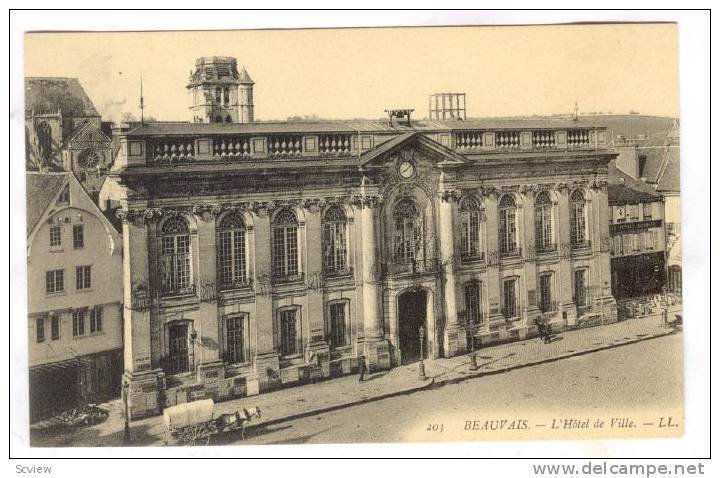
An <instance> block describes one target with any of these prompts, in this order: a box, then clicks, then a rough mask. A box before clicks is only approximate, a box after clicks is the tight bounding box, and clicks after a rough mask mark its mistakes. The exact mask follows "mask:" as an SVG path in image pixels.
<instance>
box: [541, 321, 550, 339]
mask: <svg viewBox="0 0 720 478" xmlns="http://www.w3.org/2000/svg"><path fill="white" fill-rule="evenodd" d="M542 322H543V333H544V336H543V343H545V344H549V343H550V342H551V341H552V340H551V338H550V335H551V334H550V321H548V319H546V318H544V319H542Z"/></svg>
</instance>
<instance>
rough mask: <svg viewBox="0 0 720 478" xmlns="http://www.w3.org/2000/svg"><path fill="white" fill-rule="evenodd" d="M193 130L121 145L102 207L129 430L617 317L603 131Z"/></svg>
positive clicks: (437, 123)
mask: <svg viewBox="0 0 720 478" xmlns="http://www.w3.org/2000/svg"><path fill="white" fill-rule="evenodd" d="M211 60H212V59H205V60H203V61H200V60H198V64H197V65H200V66H202V67H203V68H205V67H206V66H207V65H217V64H220V63H222V62H218V61H211ZM223 61H224V60H223ZM223 64H224V63H223ZM208 68H210V66H208ZM229 71H230V72H231V76H232V75H233V73H232V72H233V71H234V72H235V73H237V68H236V67H235V70H233V68H232V62H231V66H230V70H229ZM202 74H203V75H207V77H208V78H213V77H214V76H213V75H217V73H216V72H210V71H207V70H203V72H202ZM246 75H247V73H246V72H245V75H244V76H246ZM193 78H195V79H194V80H192V81H194V83H192V85H196V84H200V83H201V81H200V80H201V79H202V78H200V77H199V76H198V75H195V76H194V77H193ZM238 78H239V76H238ZM247 78H249V76H247ZM208 85H209V86H208V88H209V91H212V96H210V100H211V101H212V102H215V100H217V99H218V98H215V97H214V94H215V88H218V87H217V86H216V85H215V84H214V83H213V84H212V85H210V83H208ZM226 85H227V88H229V92H228V96H227V97H228V101H229V104H230V105H231V106H232V104H234V103H233V101H232V99H233V98H238V96H237V91H236V90H235V89H234V88H237V87H238V86H242V85H241V83H240V82H239V81H237V80H233V81H228V82H226V83H225V84H224V85H223V86H222V87H221V89H220V95H219V100H220V102H221V103H223V102H224V99H225V90H224V88H226ZM248 86H249V88H248ZM192 87H195V86H192ZM245 88H246V93H245V94H246V95H247V94H249V95H250V98H252V85H251V84H246V85H245ZM206 97H207V95H200V96H198V98H206ZM237 104H240V103H237ZM203 111H207V110H206V109H203ZM213 111H215V110H213ZM223 111H225V110H223ZM233 111H236V110H235V109H233ZM191 113H192V116H193V120H194V121H193V122H187V123H180V122H178V123H168V122H163V123H147V124H143V125H140V126H138V127H136V128H134V129H131V130H129V131H125V132H123V133H122V134H121V135H120V137H119V142H120V150H119V152H118V154H117V156H116V157H115V160H114V165H113V167H112V170H111V173H110V176H109V177H108V180H107V181H106V183H105V186H104V188H103V191H102V192H101V203H102V202H103V201H102V200H103V198H105V199H108V198H110V199H113V200H117V201H119V202H120V204H121V208H120V209H119V210H118V215H119V216H120V217H121V218H122V220H123V233H122V237H123V251H124V255H123V261H124V263H123V270H124V274H123V275H124V301H123V302H124V327H125V331H124V334H125V338H124V354H125V357H124V361H125V378H124V379H125V380H126V381H127V382H128V383H129V398H130V400H129V406H130V413H131V416H132V417H133V418H137V417H142V416H146V415H151V414H156V413H159V412H160V410H162V409H163V408H164V407H167V406H171V405H175V404H177V403H183V402H186V401H192V400H196V399H199V398H210V397H211V398H214V399H215V400H222V399H226V398H230V397H236V396H244V395H251V394H257V393H261V392H264V391H267V390H271V389H274V388H276V387H279V386H282V385H284V384H292V383H301V382H303V381H306V380H309V379H310V378H311V376H312V374H313V373H319V374H320V375H321V376H322V377H323V378H328V377H334V376H339V375H342V374H348V373H352V372H354V371H356V370H357V367H358V362H359V361H360V360H364V361H365V363H366V364H367V366H368V367H369V369H370V370H371V371H375V370H383V369H388V368H390V367H394V366H398V365H400V364H407V363H412V362H414V361H417V360H419V359H420V358H423V357H425V358H430V357H441V356H454V355H458V354H462V353H465V352H466V351H467V350H468V349H469V348H471V347H480V346H482V345H484V344H489V343H494V342H500V341H508V340H517V339H522V338H525V337H528V336H531V335H533V334H536V333H537V332H536V326H535V324H536V321H537V320H538V319H539V318H546V319H547V320H548V321H549V322H550V324H551V325H552V327H553V329H554V330H560V329H563V328H566V327H576V326H582V325H583V324H593V323H608V322H612V321H615V320H616V308H615V301H614V298H613V296H612V293H611V280H610V277H611V275H610V244H611V242H610V236H609V215H608V214H609V213H608V211H609V208H608V164H609V162H610V161H611V160H612V159H613V158H614V157H615V156H616V155H615V153H613V152H612V151H610V150H609V149H608V147H607V143H606V132H605V130H604V129H603V128H598V127H593V126H590V125H587V124H584V123H582V121H577V120H572V119H538V120H527V119H526V120H495V119H483V120H473V119H467V120H461V119H449V120H413V119H411V113H412V111H410V110H391V111H389V113H388V119H387V120H384V121H383V120H377V121H366V120H350V121H317V122H306V121H305V122H254V121H252V119H250V120H248V121H242V118H241V116H242V115H238V114H236V115H235V116H233V114H234V113H228V114H226V113H225V112H223V113H222V114H218V115H216V116H218V117H220V118H221V119H223V121H222V122H220V121H217V120H215V121H213V120H212V118H213V114H214V113H213V114H209V115H205V113H203V114H202V115H200V114H198V109H197V108H194V107H193V108H191ZM228 115H229V117H230V121H229V122H228V121H227V120H226V118H227V116H228ZM201 116H202V117H203V118H205V119H204V120H203V119H200V117H201ZM207 118H209V120H208V119H207Z"/></svg>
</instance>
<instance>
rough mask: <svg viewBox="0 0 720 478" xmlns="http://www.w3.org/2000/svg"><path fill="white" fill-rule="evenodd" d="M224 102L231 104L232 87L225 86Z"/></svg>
mask: <svg viewBox="0 0 720 478" xmlns="http://www.w3.org/2000/svg"><path fill="white" fill-rule="evenodd" d="M223 102H224V103H225V106H227V105H229V104H230V88H225V89H224V90H223Z"/></svg>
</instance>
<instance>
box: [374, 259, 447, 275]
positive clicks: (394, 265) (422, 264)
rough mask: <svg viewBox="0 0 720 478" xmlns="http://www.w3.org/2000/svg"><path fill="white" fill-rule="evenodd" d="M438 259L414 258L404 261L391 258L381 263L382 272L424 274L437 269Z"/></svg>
mask: <svg viewBox="0 0 720 478" xmlns="http://www.w3.org/2000/svg"><path fill="white" fill-rule="evenodd" d="M438 265H439V261H438V260H437V259H415V260H413V261H409V262H405V261H399V260H397V261H396V260H392V261H391V262H389V263H383V265H382V271H383V274H391V275H393V274H424V273H429V272H436V271H437V270H438Z"/></svg>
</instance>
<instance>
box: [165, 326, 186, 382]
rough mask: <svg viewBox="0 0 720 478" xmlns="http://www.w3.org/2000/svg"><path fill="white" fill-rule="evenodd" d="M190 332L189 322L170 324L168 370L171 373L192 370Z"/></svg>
mask: <svg viewBox="0 0 720 478" xmlns="http://www.w3.org/2000/svg"><path fill="white" fill-rule="evenodd" d="M188 332H189V326H188V323H187V322H181V323H175V324H171V325H169V326H168V338H169V341H168V372H169V373H171V374H176V373H185V372H189V371H190V353H189V346H188V345H189V344H188V339H189V336H188Z"/></svg>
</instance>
